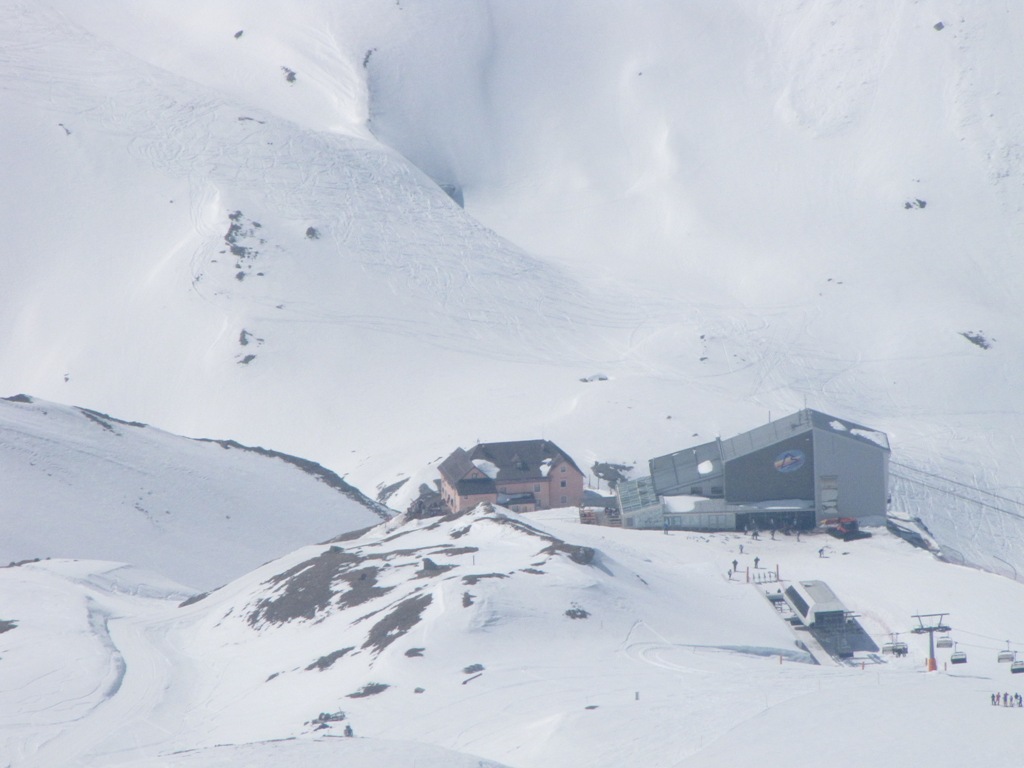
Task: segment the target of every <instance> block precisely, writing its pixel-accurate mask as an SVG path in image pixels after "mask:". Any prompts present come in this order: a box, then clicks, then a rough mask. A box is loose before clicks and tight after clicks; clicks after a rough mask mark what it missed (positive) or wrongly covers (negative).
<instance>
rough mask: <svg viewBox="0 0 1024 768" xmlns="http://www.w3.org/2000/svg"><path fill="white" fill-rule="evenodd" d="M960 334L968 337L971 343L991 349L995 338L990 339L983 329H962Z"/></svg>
mask: <svg viewBox="0 0 1024 768" xmlns="http://www.w3.org/2000/svg"><path fill="white" fill-rule="evenodd" d="M960 335H961V336H963V337H964V338H965V339H967V340H968V341H969V342H971V344H974V345H975V346H976V347H981V348H982V349H990V348H991V347H992V342H993V341H994V339H988V338H986V337H985V334H984V333H983V332H981V331H961V332H960Z"/></svg>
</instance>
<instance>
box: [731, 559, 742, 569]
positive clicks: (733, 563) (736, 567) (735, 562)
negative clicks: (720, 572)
mask: <svg viewBox="0 0 1024 768" xmlns="http://www.w3.org/2000/svg"><path fill="white" fill-rule="evenodd" d="M732 569H733V570H734V571H738V570H739V569H740V564H739V562H738V561H736V560H733V561H732Z"/></svg>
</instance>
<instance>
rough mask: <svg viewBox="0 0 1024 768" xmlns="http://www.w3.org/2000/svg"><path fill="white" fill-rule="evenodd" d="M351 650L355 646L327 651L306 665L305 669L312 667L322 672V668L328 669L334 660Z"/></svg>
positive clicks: (309, 669)
mask: <svg viewBox="0 0 1024 768" xmlns="http://www.w3.org/2000/svg"><path fill="white" fill-rule="evenodd" d="M353 650H355V646H350V647H348V648H342V649H341V650H340V651H334V652H332V653H328V654H327V655H326V656H321V657H320V658H319V659H317V660H316V661H314V662H313V663H312V664H310V665H309V666H308V667H306V671H307V672H309V671H311V670H314V669H319V670H320V671H321V672H322V671H323V670H325V669H328V668H329V667H330V666H331V665H332V664H334V662H336V661H337V660H338V659H340V658H341V657H342V656H344V655H345V654H346V653H348V652H349V651H353Z"/></svg>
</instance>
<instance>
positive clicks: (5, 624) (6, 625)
mask: <svg viewBox="0 0 1024 768" xmlns="http://www.w3.org/2000/svg"><path fill="white" fill-rule="evenodd" d="M16 626H18V622H17V621H15V620H14V619H0V635H2V634H3V633H4V632H10V631H11V630H12V629H14V628H15V627H16Z"/></svg>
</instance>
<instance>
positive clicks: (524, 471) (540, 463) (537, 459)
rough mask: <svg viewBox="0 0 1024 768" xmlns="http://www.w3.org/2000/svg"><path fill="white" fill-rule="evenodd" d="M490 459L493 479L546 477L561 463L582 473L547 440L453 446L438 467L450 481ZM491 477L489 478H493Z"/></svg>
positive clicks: (510, 479) (561, 451) (513, 479)
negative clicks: (493, 473) (493, 474)
mask: <svg viewBox="0 0 1024 768" xmlns="http://www.w3.org/2000/svg"><path fill="white" fill-rule="evenodd" d="M479 461H486V462H490V463H491V464H493V465H494V466H495V467H496V468H497V474H496V475H495V477H494V478H493V481H497V482H501V481H506V482H509V481H511V482H514V481H517V480H532V479H546V478H547V476H548V470H549V469H550V468H551V467H553V466H556V465H558V464H560V463H565V464H568V465H569V466H570V467H572V468H573V469H575V470H576V471H577V472H579V473H580V474H581V475H582V474H583V472H582V471H581V470H580V468H579V467H578V466H576V462H574V461H573V460H572V458H570V456H569V455H568V454H567V453H565V451H563V450H562V449H561V448H559V447H558V446H557V445H555V444H554V443H552V442H551V441H550V440H515V441H511V442H505V443H479V444H477V445H475V446H473V448H471V449H470V450H469V451H464V450H463V449H462V448H456V449H455V450H454V451H452V454H451V455H450V456H449V457H448V458H447V459H445V460H444V461H442V462H441V464H440V466H439V467H438V470H439V471H440V472H441V474H442V476H444V477H445V478H446V479H447V480H448V481H449V482H451V483H453V484H454V483H458V482H459V481H461V480H463V479H464V478H465V477H466V475H468V474H469V473H470V472H471V471H472V470H473V469H474V468H477V465H476V464H475V463H474V462H479ZM493 481H492V482H493Z"/></svg>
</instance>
